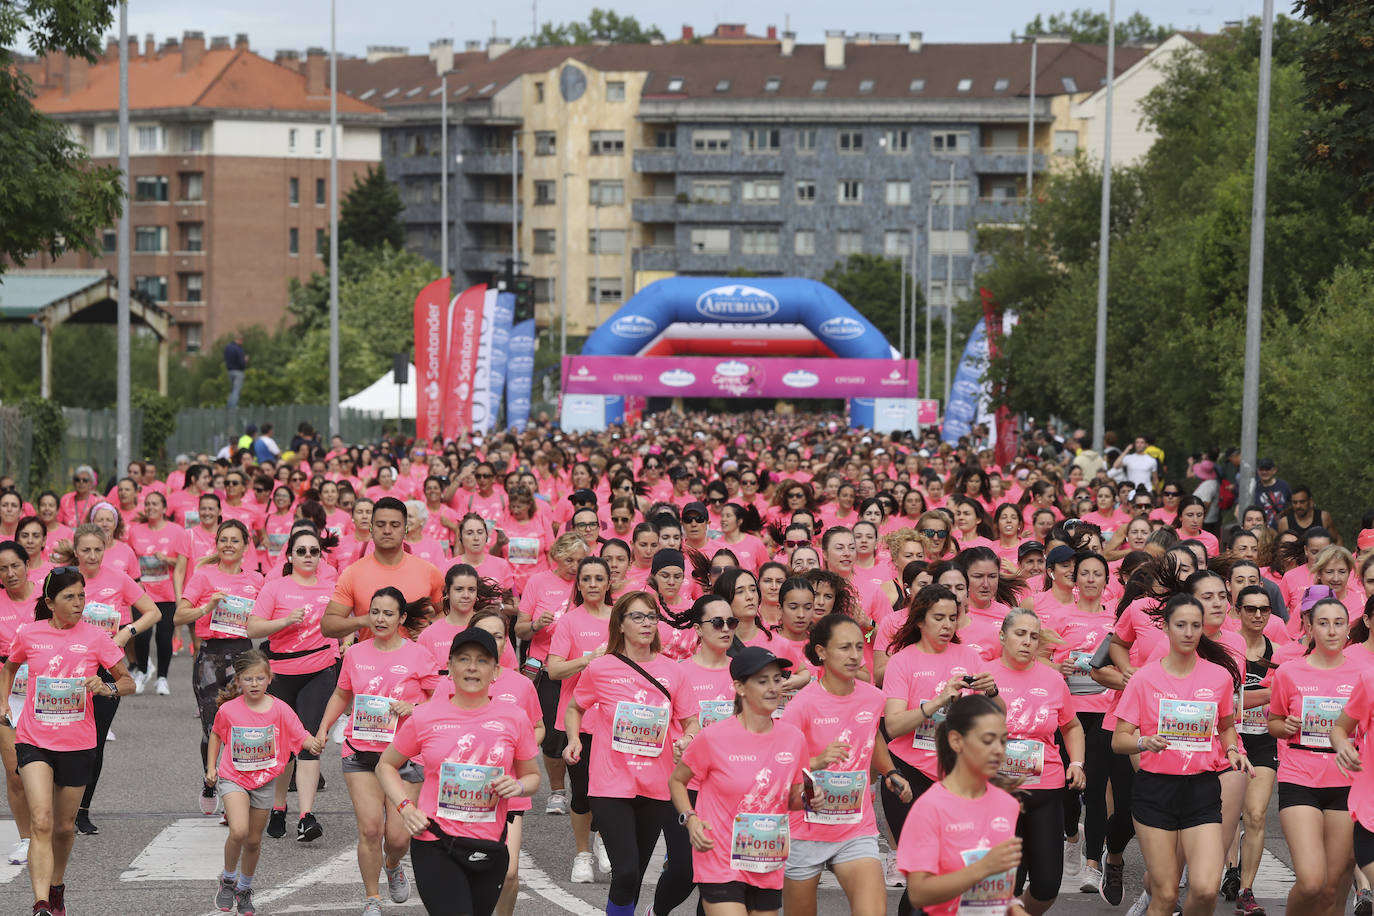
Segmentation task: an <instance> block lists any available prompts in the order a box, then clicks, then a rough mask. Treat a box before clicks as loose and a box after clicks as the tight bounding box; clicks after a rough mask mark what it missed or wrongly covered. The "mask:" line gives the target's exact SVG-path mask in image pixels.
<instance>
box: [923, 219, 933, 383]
mask: <svg viewBox="0 0 1374 916" xmlns="http://www.w3.org/2000/svg"><path fill="white" fill-rule="evenodd" d="M934 220H935V201H934V198H932V197H930V196H927V197H926V386H925V396H926V399H927V400H929V399H930V362H931V355H930V352H931V351H930V336H931V323H930V310H931V309H933V308H934V307H935V301H934V300H933V299H932V298H931V291H932V290H931V275H932V274H933V273H934V264H935V260H934V257H933V252H934V248H935V246H934V244H932V243H933V241H934V236H935V223H934Z"/></svg>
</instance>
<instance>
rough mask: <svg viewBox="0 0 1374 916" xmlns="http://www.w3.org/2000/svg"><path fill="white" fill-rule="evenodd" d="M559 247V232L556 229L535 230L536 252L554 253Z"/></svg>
mask: <svg viewBox="0 0 1374 916" xmlns="http://www.w3.org/2000/svg"><path fill="white" fill-rule="evenodd" d="M557 247H558V233H557V230H554V229H536V230H534V253H535V254H553V253H554V250H555V249H556V248H557Z"/></svg>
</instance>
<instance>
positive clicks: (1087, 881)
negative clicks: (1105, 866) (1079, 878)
mask: <svg viewBox="0 0 1374 916" xmlns="http://www.w3.org/2000/svg"><path fill="white" fill-rule="evenodd" d="M1101 888H1102V872H1101V870H1099V869H1098V868H1096V867H1095V866H1092V865H1089V864H1088V863H1087V862H1084V863H1083V882H1082V883H1081V884H1079V885H1078V890H1079V892H1081V893H1084V894H1096V893H1098V892H1099V891H1100V890H1101Z"/></svg>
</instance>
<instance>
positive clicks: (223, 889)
mask: <svg viewBox="0 0 1374 916" xmlns="http://www.w3.org/2000/svg"><path fill="white" fill-rule="evenodd" d="M215 906H217V907H219V911H220V912H221V913H228V912H231V911H232V910H233V909H234V879H233V878H226V877H224V876H223V875H220V876H219V890H217V891H215Z"/></svg>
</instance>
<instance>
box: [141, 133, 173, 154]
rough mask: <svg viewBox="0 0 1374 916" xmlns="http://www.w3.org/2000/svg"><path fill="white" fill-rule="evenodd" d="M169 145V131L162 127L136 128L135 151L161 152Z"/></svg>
mask: <svg viewBox="0 0 1374 916" xmlns="http://www.w3.org/2000/svg"><path fill="white" fill-rule="evenodd" d="M166 145H167V131H166V130H164V129H163V128H161V127H137V128H134V152H136V153H160V152H162V150H163V148H164V147H165V146H166Z"/></svg>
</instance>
